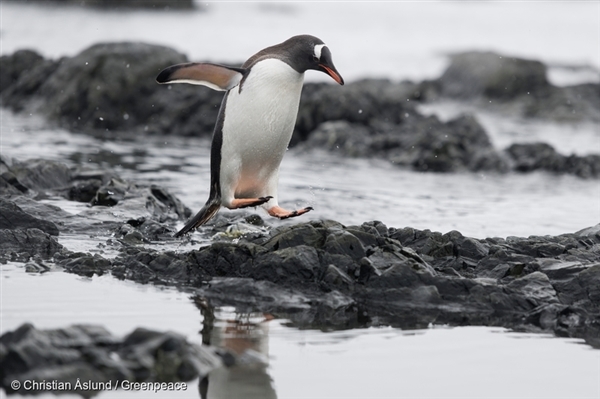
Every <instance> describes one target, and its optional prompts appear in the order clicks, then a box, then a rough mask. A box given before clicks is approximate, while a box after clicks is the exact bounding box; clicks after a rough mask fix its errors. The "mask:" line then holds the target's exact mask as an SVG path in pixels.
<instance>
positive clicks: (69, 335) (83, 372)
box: [0, 324, 221, 397]
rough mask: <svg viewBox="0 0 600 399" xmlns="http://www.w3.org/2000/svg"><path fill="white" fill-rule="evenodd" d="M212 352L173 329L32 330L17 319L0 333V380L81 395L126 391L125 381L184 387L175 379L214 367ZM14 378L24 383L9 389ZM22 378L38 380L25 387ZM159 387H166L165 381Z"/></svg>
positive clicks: (88, 327)
mask: <svg viewBox="0 0 600 399" xmlns="http://www.w3.org/2000/svg"><path fill="white" fill-rule="evenodd" d="M218 355H219V354H218V353H217V350H215V349H213V348H211V347H207V346H198V345H194V344H191V343H189V342H188V341H187V340H186V339H185V337H183V336H182V335H180V334H177V333H174V332H159V331H152V330H147V329H143V328H138V329H136V330H134V331H132V332H131V333H130V334H128V335H127V336H125V337H123V338H118V337H115V336H113V335H112V334H111V333H110V332H108V331H107V330H106V329H105V328H104V327H102V326H97V325H74V326H70V327H67V328H60V329H53V330H38V329H36V328H35V327H34V326H33V325H31V324H23V325H22V326H20V327H19V328H18V329H16V330H14V331H9V332H7V333H5V334H4V335H2V336H1V337H0V375H1V376H2V379H1V380H0V385H1V386H2V388H4V390H5V392H7V393H9V394H12V393H20V394H27V395H31V394H32V393H33V394H35V393H43V392H48V391H50V392H54V393H56V394H59V393H63V394H64V393H65V392H72V393H77V394H80V395H82V396H84V397H90V396H94V394H97V393H99V392H100V391H106V390H117V389H125V390H129V389H131V388H130V386H129V385H122V384H136V383H146V384H148V385H146V386H147V387H148V388H147V390H151V389H154V387H155V385H154V384H161V383H164V384H169V383H170V384H171V385H168V386H169V387H170V389H169V390H174V391H175V390H186V389H187V388H182V387H183V386H185V385H182V384H180V383H181V382H186V381H190V380H192V379H195V378H197V377H198V376H199V375H206V374H207V373H208V372H210V371H211V370H212V369H214V368H215V367H218V366H219V365H220V363H221V360H220V359H221V358H220V357H219V356H218ZM14 380H17V381H23V382H24V383H23V384H21V385H20V387H19V388H17V389H15V387H14V386H11V382H12V381H14ZM27 381H36V382H39V383H38V385H31V386H27V385H26V384H27ZM42 381H44V382H45V381H48V382H49V384H51V381H54V384H55V385H54V386H53V385H49V386H48V385H44V384H42V383H41V382H42ZM176 383H177V385H176ZM59 384H60V385H59ZM132 386H133V385H132ZM157 386H158V389H161V388H160V385H157ZM177 387H179V389H177ZM158 389H157V390H158ZM162 389H163V390H166V389H168V388H167V385H164V386H163V388H162Z"/></svg>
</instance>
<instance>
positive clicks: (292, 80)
mask: <svg viewBox="0 0 600 399" xmlns="http://www.w3.org/2000/svg"><path fill="white" fill-rule="evenodd" d="M303 83H304V73H303V72H298V71H296V70H295V69H294V68H292V67H291V66H290V65H289V64H288V63H286V62H284V61H282V60H280V59H277V58H265V59H263V60H260V61H259V62H257V63H256V64H254V65H253V66H252V68H251V69H250V72H249V74H248V75H247V76H246V77H245V78H244V81H243V82H242V84H241V85H240V92H241V91H242V90H244V89H245V88H246V87H247V86H248V85H250V86H255V87H256V88H262V90H265V92H266V91H271V88H273V89H275V90H277V91H280V92H281V93H282V94H284V95H285V94H287V95H292V96H294V95H297V96H298V98H299V96H300V92H301V91H302V85H303Z"/></svg>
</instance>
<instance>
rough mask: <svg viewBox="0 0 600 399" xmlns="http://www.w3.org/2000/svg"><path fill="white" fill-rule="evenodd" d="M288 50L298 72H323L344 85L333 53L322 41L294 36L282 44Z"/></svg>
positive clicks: (293, 65)
mask: <svg viewBox="0 0 600 399" xmlns="http://www.w3.org/2000/svg"><path fill="white" fill-rule="evenodd" d="M281 45H282V46H283V48H286V49H287V50H288V54H289V57H290V59H291V62H292V63H291V65H292V67H293V68H294V69H296V70H297V71H298V72H302V73H303V72H306V71H307V70H309V69H312V70H316V71H321V72H324V73H326V74H327V75H329V76H331V77H332V78H333V80H335V81H336V82H337V83H339V84H341V85H343V84H344V79H343V78H342V76H341V75H340V73H339V72H338V71H337V69H336V68H335V66H334V65H333V59H332V57H331V51H330V50H329V48H328V47H327V46H326V45H325V43H323V41H322V40H321V39H319V38H318V37H315V36H311V35H299V36H294V37H291V38H289V39H288V40H286V41H285V42H283V43H282V44H281Z"/></svg>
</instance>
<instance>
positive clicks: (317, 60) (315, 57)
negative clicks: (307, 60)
mask: <svg viewBox="0 0 600 399" xmlns="http://www.w3.org/2000/svg"><path fill="white" fill-rule="evenodd" d="M312 59H313V61H314V62H319V61H321V60H320V59H319V57H317V56H316V55H313V57H312Z"/></svg>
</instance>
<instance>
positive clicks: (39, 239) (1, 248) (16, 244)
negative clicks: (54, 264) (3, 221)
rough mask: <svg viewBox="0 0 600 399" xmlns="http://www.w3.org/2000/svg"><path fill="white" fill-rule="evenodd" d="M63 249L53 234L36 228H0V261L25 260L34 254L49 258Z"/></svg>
mask: <svg viewBox="0 0 600 399" xmlns="http://www.w3.org/2000/svg"><path fill="white" fill-rule="evenodd" d="M63 250H64V247H63V246H62V245H60V244H59V243H58V242H57V241H56V239H55V238H54V237H53V236H51V235H50V234H48V233H45V232H43V231H42V230H39V229H36V228H29V229H26V230H25V229H18V230H0V261H1V262H6V261H7V260H12V261H20V262H25V261H28V260H29V259H30V258H32V257H34V256H37V257H41V258H42V259H50V258H52V257H54V256H55V255H56V254H57V253H58V252H60V251H63Z"/></svg>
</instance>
